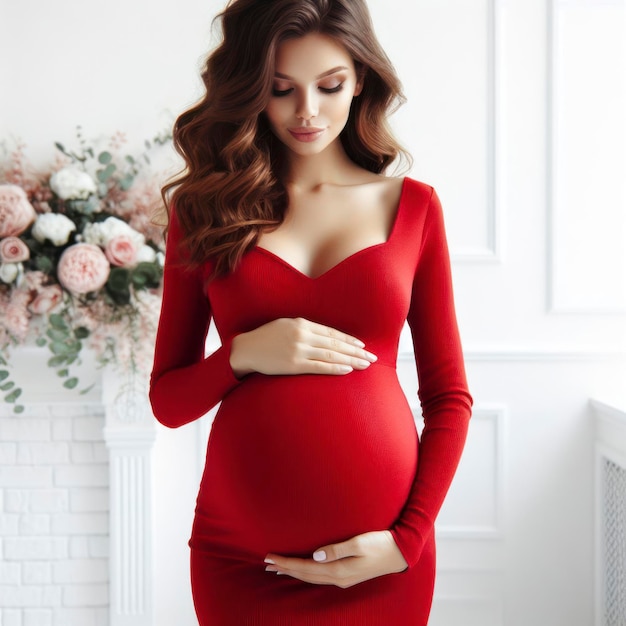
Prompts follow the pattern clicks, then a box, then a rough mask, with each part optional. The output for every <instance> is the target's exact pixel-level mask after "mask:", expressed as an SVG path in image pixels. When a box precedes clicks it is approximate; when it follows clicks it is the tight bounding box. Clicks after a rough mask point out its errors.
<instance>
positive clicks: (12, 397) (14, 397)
mask: <svg viewBox="0 0 626 626" xmlns="http://www.w3.org/2000/svg"><path fill="white" fill-rule="evenodd" d="M21 395H22V390H21V389H19V388H18V389H14V390H13V391H12V392H11V393H10V394H8V395H6V396H4V401H5V402H15V401H16V400H17V399H18V398H19V397H20V396H21Z"/></svg>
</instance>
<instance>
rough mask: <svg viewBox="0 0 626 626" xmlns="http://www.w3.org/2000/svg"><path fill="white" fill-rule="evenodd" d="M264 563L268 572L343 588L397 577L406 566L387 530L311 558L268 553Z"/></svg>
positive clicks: (320, 552)
mask: <svg viewBox="0 0 626 626" xmlns="http://www.w3.org/2000/svg"><path fill="white" fill-rule="evenodd" d="M265 562H266V563H269V565H268V566H267V567H266V568H265V570H266V571H268V572H276V573H277V574H286V575H288V576H292V577H293V578H298V579H299V580H302V581H304V582H307V583H313V584H316V585H336V586H337V587H341V588H343V589H345V588H347V587H352V586H353V585H357V584H358V583H362V582H364V581H366V580H370V579H371V578H376V577H377V576H384V575H385V574H397V573H399V572H402V571H404V570H405V569H406V568H407V567H408V565H407V562H406V561H405V560H404V557H403V556H402V553H401V552H400V549H399V548H398V546H397V545H396V542H395V541H394V539H393V536H392V535H391V533H390V532H389V531H388V530H381V531H374V532H369V533H364V534H362V535H357V536H356V537H352V539H349V540H348V541H343V542H341V543H335V544H332V545H329V546H324V547H322V548H318V549H317V550H316V551H315V552H314V553H313V558H311V559H297V558H291V557H285V556H280V555H277V554H268V555H267V557H266V559H265Z"/></svg>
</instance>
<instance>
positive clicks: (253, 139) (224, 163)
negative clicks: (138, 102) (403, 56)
mask: <svg viewBox="0 0 626 626" xmlns="http://www.w3.org/2000/svg"><path fill="white" fill-rule="evenodd" d="M215 19H216V20H217V21H218V22H221V26H222V32H223V38H222V41H221V43H220V44H219V45H218V47H217V48H216V49H215V50H214V51H213V52H212V53H211V54H210V55H209V57H208V59H207V62H206V66H205V68H204V70H203V72H202V80H203V82H204V86H205V88H206V93H205V95H204V97H203V98H202V99H201V100H200V101H199V102H198V103H197V104H195V105H194V106H193V107H192V108H190V109H189V110H188V111H185V112H184V113H183V114H182V115H180V117H179V118H178V119H177V120H176V123H175V125H174V133H173V134H174V145H175V147H176V150H177V151H178V152H179V153H180V154H181V155H182V157H183V158H184V160H185V163H186V167H185V169H184V170H183V172H181V173H180V174H179V175H178V176H177V177H176V178H174V179H173V180H172V181H170V182H168V183H167V184H166V185H165V186H164V187H163V190H162V193H163V199H164V201H165V204H166V206H168V207H176V209H175V210H176V216H177V218H178V221H179V222H180V225H181V229H182V231H183V240H182V244H183V245H184V246H185V248H186V250H187V253H188V258H189V261H190V263H191V265H192V266H198V265H200V264H202V263H204V262H206V261H208V260H209V259H213V260H214V262H215V266H214V275H223V274H226V273H228V272H229V271H232V269H233V268H234V267H235V266H236V265H237V263H238V262H239V260H240V259H241V257H242V256H243V255H244V254H245V252H247V251H248V250H249V249H250V248H252V247H253V246H254V245H255V244H256V242H257V240H258V238H259V236H260V234H261V232H262V231H264V230H271V229H274V228H276V227H278V226H279V225H280V224H281V223H282V221H283V219H284V216H285V211H286V209H287V204H288V196H287V190H286V188H285V186H284V184H283V182H282V181H281V173H282V172H283V168H284V158H285V157H284V149H283V146H282V144H281V142H280V141H279V140H278V139H277V138H276V137H275V136H274V134H273V133H272V131H271V130H270V127H269V124H268V122H267V120H266V118H265V115H264V113H263V112H264V110H265V107H266V105H267V102H268V100H269V98H270V97H271V90H272V82H273V78H274V59H275V55H276V49H277V47H278V45H279V44H280V43H281V42H282V41H284V40H286V39H289V38H295V37H302V36H304V35H306V34H308V33H312V32H319V33H321V34H324V35H327V36H329V37H331V38H333V39H334V40H335V41H337V42H339V43H340V44H342V45H343V46H344V47H345V49H346V50H347V51H348V53H349V54H350V55H351V56H352V59H353V60H354V64H355V69H356V71H357V74H358V75H359V76H361V77H362V78H363V89H362V91H361V93H360V95H359V96H358V97H356V98H355V99H354V100H353V103H352V107H351V111H350V115H349V118H348V122H347V125H346V127H345V128H344V130H343V131H342V133H341V135H340V139H341V142H342V144H343V147H344V149H345V151H346V153H347V155H348V156H349V157H350V159H352V161H354V162H355V163H356V164H358V165H360V166H361V167H363V168H365V169H367V170H369V171H371V172H375V173H381V172H383V171H385V170H386V168H387V167H388V166H389V165H390V164H391V163H392V162H393V161H395V160H396V159H397V158H399V159H400V160H404V161H406V162H407V163H410V156H409V155H408V154H407V153H406V152H405V151H404V150H403V149H402V148H401V146H400V145H399V144H398V142H397V141H396V140H395V138H394V137H393V135H392V133H391V130H390V128H389V125H388V123H387V117H388V115H389V114H390V113H391V112H393V111H394V110H395V109H396V108H397V107H398V106H399V105H400V104H402V103H403V102H404V101H405V98H404V95H403V94H402V87H401V85H400V81H399V80H398V77H397V75H396V73H395V70H394V68H393V66H392V64H391V62H390V61H389V58H388V57H387V55H386V54H385V52H384V51H383V49H382V48H381V46H380V44H379V43H378V40H377V39H376V35H375V34H374V30H373V27H372V22H371V18H370V15H369V11H368V9H367V5H366V3H365V0H230V2H229V3H228V5H227V7H226V9H225V10H224V11H223V12H222V13H220V14H219V15H218V16H217V17H216V18H215Z"/></svg>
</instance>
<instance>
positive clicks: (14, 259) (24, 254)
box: [0, 237, 30, 263]
mask: <svg viewBox="0 0 626 626" xmlns="http://www.w3.org/2000/svg"><path fill="white" fill-rule="evenodd" d="M28 259H30V250H29V249H28V246H27V245H26V244H25V243H24V242H23V241H22V240H21V239H18V238H17V237H6V238H5V239H3V240H2V241H0V260H1V261H2V262H3V263H22V262H23V261H28Z"/></svg>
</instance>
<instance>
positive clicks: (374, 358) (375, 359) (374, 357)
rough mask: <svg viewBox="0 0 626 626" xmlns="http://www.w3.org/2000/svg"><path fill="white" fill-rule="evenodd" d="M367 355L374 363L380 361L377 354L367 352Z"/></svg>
mask: <svg viewBox="0 0 626 626" xmlns="http://www.w3.org/2000/svg"><path fill="white" fill-rule="evenodd" d="M365 354H366V355H367V358H368V359H370V360H371V361H372V362H373V361H377V360H378V357H377V356H376V355H375V354H372V353H371V352H367V350H366V351H365Z"/></svg>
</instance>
